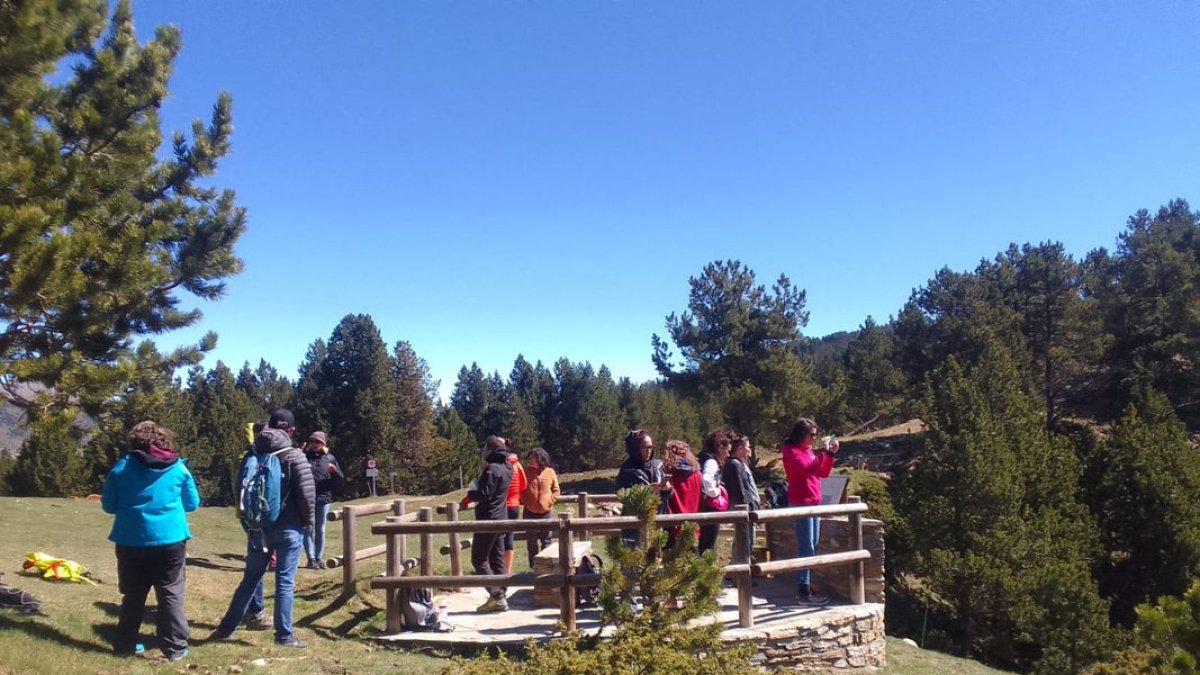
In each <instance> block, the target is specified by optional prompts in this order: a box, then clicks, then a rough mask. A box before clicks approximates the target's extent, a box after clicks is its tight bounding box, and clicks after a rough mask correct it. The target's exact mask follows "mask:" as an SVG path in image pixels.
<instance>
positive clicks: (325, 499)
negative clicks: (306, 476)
mask: <svg viewBox="0 0 1200 675" xmlns="http://www.w3.org/2000/svg"><path fill="white" fill-rule="evenodd" d="M308 466H309V468H310V469H312V476H313V482H314V483H316V486H317V503H318V504H329V503H331V502H332V501H333V493H334V491H335V490H337V489H338V487H339V486H341V484H342V467H341V466H339V465H338V462H337V459H336V458H334V456H333V455H331V454H329V453H328V452H323V453H320V454H317V453H312V454H310V455H308Z"/></svg>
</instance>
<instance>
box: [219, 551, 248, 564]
mask: <svg viewBox="0 0 1200 675" xmlns="http://www.w3.org/2000/svg"><path fill="white" fill-rule="evenodd" d="M217 557H218V558H220V559H221V560H237V561H238V562H243V563H244V562H246V554H245V553H221V554H219V555H217Z"/></svg>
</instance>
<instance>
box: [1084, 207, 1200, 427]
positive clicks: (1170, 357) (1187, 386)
mask: <svg viewBox="0 0 1200 675" xmlns="http://www.w3.org/2000/svg"><path fill="white" fill-rule="evenodd" d="M1084 266H1085V268H1086V275H1085V279H1086V284H1085V290H1086V292H1087V295H1088V296H1089V297H1092V298H1094V299H1095V301H1096V303H1097V305H1098V310H1099V312H1100V316H1101V319H1102V321H1103V326H1104V333H1105V334H1106V335H1105V337H1106V338H1107V341H1106V342H1105V343H1103V344H1104V346H1105V347H1107V349H1105V351H1104V354H1103V359H1104V363H1105V365H1106V366H1107V371H1108V372H1107V374H1108V377H1107V378H1106V379H1105V380H1104V382H1103V383H1102V384H1103V389H1102V390H1101V394H1102V395H1103V396H1104V397H1105V398H1106V399H1107V400H1110V401H1113V402H1115V403H1116V405H1117V406H1123V405H1124V403H1125V402H1127V401H1129V400H1131V397H1132V394H1133V392H1134V391H1136V390H1138V389H1139V388H1142V387H1152V388H1153V389H1155V390H1157V391H1159V392H1162V393H1163V394H1165V395H1166V396H1167V398H1168V399H1169V400H1170V401H1171V403H1172V405H1174V406H1175V408H1176V410H1177V411H1178V413H1179V414H1180V415H1181V416H1182V417H1184V419H1185V421H1187V422H1189V423H1194V422H1195V421H1196V420H1198V419H1200V412H1197V411H1198V410H1200V406H1197V405H1195V403H1196V392H1197V391H1200V369H1198V368H1197V367H1196V364H1197V363H1200V212H1194V211H1192V210H1191V208H1190V206H1189V205H1188V203H1187V202H1186V201H1185V200H1182V199H1176V200H1172V201H1171V202H1169V203H1168V204H1167V205H1166V206H1163V207H1162V208H1160V209H1159V210H1158V212H1157V213H1155V214H1153V215H1151V214H1150V213H1149V212H1148V211H1146V210H1141V211H1138V212H1137V213H1135V214H1134V215H1133V216H1131V217H1130V218H1129V220H1128V223H1127V225H1126V229H1125V231H1124V232H1122V233H1121V235H1120V237H1119V241H1118V244H1117V249H1116V251H1115V252H1114V253H1112V254H1109V252H1108V251H1106V250H1104V249H1098V250H1096V251H1093V252H1092V253H1090V254H1089V255H1088V257H1087V260H1086V261H1085V263H1084ZM1119 409H1120V407H1117V408H1115V409H1114V412H1115V410H1119Z"/></svg>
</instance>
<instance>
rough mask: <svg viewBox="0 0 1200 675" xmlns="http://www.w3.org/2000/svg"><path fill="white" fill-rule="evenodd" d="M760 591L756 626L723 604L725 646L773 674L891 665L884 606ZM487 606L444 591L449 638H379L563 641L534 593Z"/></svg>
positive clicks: (487, 643)
mask: <svg viewBox="0 0 1200 675" xmlns="http://www.w3.org/2000/svg"><path fill="white" fill-rule="evenodd" d="M758 583H759V586H758V587H757V588H755V589H754V604H753V607H754V627H753V628H739V627H738V607H737V591H736V590H734V589H726V590H725V591H724V592H723V593H722V595H721V598H720V603H721V609H720V612H719V613H718V615H717V616H716V619H715V620H716V621H719V622H721V623H722V624H723V625H724V626H725V631H724V633H722V640H725V641H727V642H730V643H741V642H747V641H749V642H754V643H756V644H757V645H758V650H759V651H758V656H757V658H756V662H757V663H760V664H761V665H764V666H767V667H769V668H776V667H779V668H798V669H829V668H837V669H846V672H853V671H855V670H859V669H866V668H871V667H880V666H882V665H884V661H885V654H884V628H883V608H884V606H883V605H882V604H874V603H871V604H864V605H832V604H831V605H830V606H828V607H825V608H814V607H800V606H797V605H795V604H793V603H792V602H791V598H792V597H793V595H794V593H795V587H794V586H793V585H792V584H791V581H790V579H786V580H785V579H781V578H775V579H761V580H759V582H758ZM485 600H487V593H486V592H485V591H484V590H483V589H482V588H472V589H465V590H463V591H460V592H454V593H437V594H435V595H434V603H435V604H444V605H446V621H447V622H448V623H450V625H452V626H454V630H453V631H451V632H448V633H430V632H412V631H403V632H400V633H395V634H387V635H380V636H378V637H377V638H376V639H377V640H379V641H380V642H383V643H385V644H387V645H389V646H393V647H399V648H405V647H413V648H416V647H424V648H429V647H432V648H440V649H446V650H456V651H459V650H461V651H472V650H474V651H478V650H480V649H485V648H488V647H507V648H517V649H519V648H522V647H523V646H524V642H525V639H526V638H534V639H535V640H549V639H553V638H554V637H556V636H557V635H558V633H557V631H556V629H555V625H556V623H557V621H558V618H559V614H558V609H557V608H553V607H543V606H538V605H537V604H535V602H534V597H533V589H530V588H521V589H510V591H509V597H508V605H509V611H507V612H503V613H500V614H476V613H475V608H476V607H478V606H479V605H481V604H483V602H484V601H485ZM599 619H600V610H599V609H597V608H588V609H582V610H579V611H578V613H577V614H576V622H577V625H578V627H579V629H580V630H582V631H585V632H594V631H595V630H596V629H597V627H598V626H599Z"/></svg>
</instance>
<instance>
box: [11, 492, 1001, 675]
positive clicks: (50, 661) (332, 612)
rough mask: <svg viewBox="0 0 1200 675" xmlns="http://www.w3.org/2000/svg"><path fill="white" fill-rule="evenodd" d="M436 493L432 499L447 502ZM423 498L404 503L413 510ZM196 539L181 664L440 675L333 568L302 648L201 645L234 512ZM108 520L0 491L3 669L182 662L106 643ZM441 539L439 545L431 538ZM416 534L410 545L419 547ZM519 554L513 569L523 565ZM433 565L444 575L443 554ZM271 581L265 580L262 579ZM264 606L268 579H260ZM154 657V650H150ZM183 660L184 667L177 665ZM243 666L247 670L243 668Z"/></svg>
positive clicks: (230, 565)
mask: <svg viewBox="0 0 1200 675" xmlns="http://www.w3.org/2000/svg"><path fill="white" fill-rule="evenodd" d="M446 500H447V498H445V497H442V498H438V499H436V500H431V501H430V502H429V503H430V504H432V503H434V502H441V503H444V502H445V501H446ZM416 506H419V504H414V503H412V502H410V504H409V508H410V509H412V508H415V507H416ZM378 518H382V516H380V517H368V518H362V519H359V521H358V522H359V536H358V538H359V541H360V544H359V546H360V548H361V547H364V546H366V545H368V544H369V543H371V544H373V543H378V538H375V540H374V541H372V537H371V535H370V527H369V523H370V522H372V521H373V520H376V519H378ZM191 524H192V534H193V537H194V538H193V539H192V540H191V541H190V542H189V545H188V554H189V557H190V560H189V565H188V570H187V573H188V584H187V615H188V618H189V620H190V622H191V628H192V647H191V656H190V657H189V658H188V659H187V660H186V661H184V662H183V663H184V664H187V666H192V665H193V664H194V666H195V667H194V668H193V669H192V671H191V672H196V673H206V672H212V673H219V672H230V666H234V665H237V666H240V667H242V668H246V667H247V666H249V665H250V663H251V662H252V661H254V660H256V659H263V658H265V659H270V660H271V663H270V665H271V672H273V673H330V674H333V673H337V674H342V673H365V672H371V671H381V670H389V671H395V670H402V671H403V672H405V673H407V675H420V674H422V673H437V672H439V671H440V669H441V666H442V664H443V663H444V661H443V660H442V659H440V658H437V657H435V656H430V655H424V654H413V653H404V652H397V651H391V650H386V649H380V648H377V647H375V646H374V645H372V644H370V643H369V642H368V641H367V640H366V639H365V638H367V637H369V636H371V635H374V634H376V633H378V632H381V631H382V629H383V625H384V616H383V598H382V596H380V595H379V594H378V593H374V592H372V591H370V590H367V589H365V585H366V584H365V582H363V583H362V584H360V588H362V590H360V591H359V594H358V595H357V596H356V597H354V598H351V599H350V600H349V601H347V602H344V603H343V602H341V601H339V599H338V595H339V592H340V589H341V571H340V570H328V571H325V572H318V571H315V570H306V569H301V570H299V572H298V579H297V593H296V605H295V609H294V621H295V623H296V625H297V633H298V634H299V635H300V637H301V638H303V639H305V640H307V641H309V642H310V644H311V647H310V648H309V649H307V650H290V649H285V648H280V647H276V646H274V644H273V642H272V636H271V633H269V632H246V631H239V633H238V635H237V638H238V639H237V640H236V641H234V642H231V643H218V644H205V643H204V642H203V641H202V640H203V638H204V637H205V636H207V635H208V633H209V632H210V631H211V630H212V629H213V627H214V626H215V625H216V623H217V621H218V620H219V619H220V617H221V615H222V614H223V613H224V611H225V608H226V605H227V603H228V602H229V598H230V595H231V594H232V593H233V589H234V587H235V586H236V585H237V582H238V580H239V579H240V574H241V569H242V562H241V557H242V554H243V553H244V548H245V539H244V536H243V534H242V531H241V528H240V527H238V525H237V523H236V521H235V519H234V517H233V512H232V510H231V509H227V508H203V509H200V510H199V511H197V512H196V513H194V514H192V516H191ZM110 526H111V517H110V516H107V515H106V514H104V513H103V512H102V511H101V510H100V506H99V504H98V503H96V502H89V501H85V500H64V499H25V498H0V533H3V534H2V535H0V571H2V572H4V579H3V581H4V582H5V583H7V584H9V585H13V586H17V587H19V588H22V589H24V590H27V591H29V592H31V593H33V594H34V595H35V596H36V597H38V598H39V599H40V600H42V602H43V605H44V611H45V615H44V616H37V617H24V616H16V615H13V614H6V613H5V614H0V673H3V674H7V673H22V674H24V673H45V672H54V673H64V674H66V673H134V674H136V673H150V672H171V671H174V670H180V672H182V668H181V667H179V666H178V664H173V666H174V667H172V668H171V669H170V670H167V667H166V666H156V665H154V664H152V663H151V662H150V661H147V660H145V659H133V660H124V659H116V658H113V657H112V656H111V655H110V648H109V641H110V639H111V635H112V630H113V628H114V627H115V625H116V616H117V609H118V606H119V604H120V600H121V596H120V593H119V592H118V590H117V576H116V559H115V557H114V555H113V550H112V544H111V543H110V542H108V541H107V539H106V537H107V535H108V531H109V528H110ZM327 535H328V539H329V544H328V546H327V548H328V549H329V550H333V551H336V550H337V547H338V546H340V542H341V524H340V523H336V522H334V523H329V526H328V529H327ZM439 543H440V542H439ZM416 546H417V542H416V540H415V538H412V539H411V541H410V542H409V550H410V551H415V549H416ZM34 550H40V551H44V552H47V553H50V554H53V555H56V556H61V557H64V558H70V559H72V560H76V561H78V562H80V563H83V564H84V565H86V566H87V567H88V568H89V569H90V570H91V572H92V574H93V576H94V577H95V578H96V579H97V581H99V582H100V583H99V585H97V586H91V585H87V584H69V583H55V582H49V581H44V580H41V579H38V578H33V577H26V576H23V575H22V574H20V572H19V570H20V567H21V563H22V562H23V561H24V558H25V555H26V554H27V553H28V552H30V551H34ZM523 559H524V555H518V556H517V561H518V564H517V570H518V571H520V570H522V569H523V568H524V565H523V564H522V563H521V561H522V560H523ZM438 562H439V565H438V566H437V567H438V570H437V571H438V572H448V571H449V570H448V563H447V559H446V558H442V557H439V561H438ZM382 566H383V559H382V557H380V558H373V559H371V560H366V561H362V562H361V563H360V571H359V574H360V578H361V579H366V578H367V577H370V576H373V575H375V574H378V573H380V572H381V571H382ZM268 580H270V577H269V579H268ZM267 594H268V600H267V602H268V606H270V605H271V599H270V596H271V595H272V593H271V585H270V583H268V591H267ZM153 602H154V601H153V597H151V600H150V603H151V606H153ZM142 632H143V636H144V637H145V638H146V639H147V640H148V642H147V644H148V646H149V645H151V644H152V642H153V622H152V620H148V621H147V623H146V624H145V625H144V626H143V629H142ZM149 649H150V650H151V652H152V653H155V652H153V647H149ZM888 649H889V654H888V655H889V659H890V661H891V663H890V665H889V667H888V668H887V669H886V670H884V671H883V672H884V673H896V674H903V675H908V674H910V673H911V674H915V673H930V672H944V673H964V674H968V675H974V674H977V673H978V674H982V673H993V672H997V671H992V670H989V669H986V668H984V667H982V666H980V665H979V664H977V663H975V662H972V661H966V660H960V659H951V658H950V657H945V656H942V655H939V654H936V653H933V652H922V651H921V650H917V649H914V648H911V647H907V646H905V645H903V644H902V643H900V642H899V641H896V640H889V643H888ZM185 667H186V666H185ZM247 672H249V671H247Z"/></svg>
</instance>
